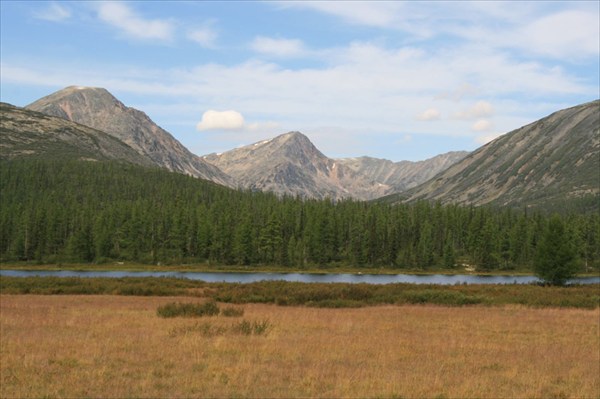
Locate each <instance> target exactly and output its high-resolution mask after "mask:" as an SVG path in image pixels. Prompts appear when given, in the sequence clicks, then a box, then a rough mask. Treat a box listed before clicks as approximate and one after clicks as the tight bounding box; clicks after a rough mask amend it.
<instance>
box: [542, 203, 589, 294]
mask: <svg viewBox="0 0 600 399" xmlns="http://www.w3.org/2000/svg"><path fill="white" fill-rule="evenodd" d="M575 255H576V252H575V248H574V246H573V237H571V236H570V235H569V234H568V232H567V231H566V229H565V226H564V224H563V222H562V220H561V219H560V218H559V217H558V216H556V215H555V216H553V217H552V218H551V219H550V220H549V222H548V226H547V227H546V228H545V230H544V233H543V235H542V237H541V240H540V243H539V245H538V248H537V256H536V259H535V274H536V275H537V276H538V277H539V278H541V279H542V280H543V281H545V282H546V283H548V284H552V285H564V284H565V283H566V282H567V280H568V279H570V278H572V277H573V276H575V273H576V272H577V269H578V267H577V262H576V256H575Z"/></svg>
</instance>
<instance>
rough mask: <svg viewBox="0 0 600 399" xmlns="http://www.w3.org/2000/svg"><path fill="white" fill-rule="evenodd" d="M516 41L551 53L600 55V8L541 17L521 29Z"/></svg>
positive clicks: (533, 48)
mask: <svg viewBox="0 0 600 399" xmlns="http://www.w3.org/2000/svg"><path fill="white" fill-rule="evenodd" d="M518 37H519V39H520V40H518V41H516V43H515V44H516V45H519V46H521V47H523V48H524V49H527V50H529V51H533V52H535V53H539V54H544V55H548V56H551V57H556V58H561V57H575V58H581V57H594V56H595V57H598V55H599V54H600V18H599V16H598V14H597V12H584V11H577V10H571V11H563V12H559V13H555V14H551V15H547V16H544V17H541V18H539V19H537V20H536V21H534V22H532V23H531V24H529V25H527V26H525V27H523V28H522V29H521V31H520V32H518Z"/></svg>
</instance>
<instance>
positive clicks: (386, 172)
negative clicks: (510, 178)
mask: <svg viewBox="0 0 600 399" xmlns="http://www.w3.org/2000/svg"><path fill="white" fill-rule="evenodd" d="M467 154H469V153H468V152H467V151H453V152H448V153H445V154H441V155H437V156H435V157H433V158H429V159H426V160H424V161H418V162H411V161H400V162H392V161H389V160H387V159H379V158H371V157H359V158H343V159H338V160H337V161H338V162H340V163H341V164H343V165H345V166H347V167H348V168H350V169H352V170H353V171H355V172H356V173H359V174H361V175H363V176H365V177H367V178H369V179H371V180H373V181H376V182H378V183H381V184H383V185H386V186H389V190H388V193H387V194H391V193H398V192H402V191H406V190H408V189H409V188H412V187H415V186H418V185H419V184H421V183H424V182H426V181H427V180H429V179H431V178H432V177H433V176H435V175H437V174H438V173H439V172H441V171H444V170H446V169H448V168H449V167H450V166H452V165H453V164H455V163H456V162H458V161H460V160H461V159H463V158H464V157H466V156H467Z"/></svg>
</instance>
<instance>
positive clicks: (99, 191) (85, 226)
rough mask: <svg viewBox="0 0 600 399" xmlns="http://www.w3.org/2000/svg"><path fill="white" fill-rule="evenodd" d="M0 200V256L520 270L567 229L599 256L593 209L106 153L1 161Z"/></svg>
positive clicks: (582, 250) (577, 246) (592, 264)
mask: <svg viewBox="0 0 600 399" xmlns="http://www.w3.org/2000/svg"><path fill="white" fill-rule="evenodd" d="M0 204H1V208H0V233H1V234H0V259H1V260H2V261H3V262H6V261H34V262H35V261H37V262H51V263H53V262H55V263H59V262H96V263H102V262H106V261H113V260H119V261H134V262H140V263H147V264H156V263H158V262H161V263H163V264H182V263H211V264H223V265H247V266H249V267H252V266H253V265H263V264H274V265H278V266H283V267H289V268H290V269H302V268H306V267H321V266H338V265H343V266H350V267H351V266H360V267H388V268H403V269H420V270H427V269H431V268H444V267H446V268H454V267H457V266H460V267H462V266H464V265H468V266H471V267H474V268H476V269H477V270H513V269H515V268H516V269H527V270H532V269H533V267H534V264H537V263H536V257H539V256H540V255H541V256H543V257H544V259H545V258H547V257H555V256H554V255H550V254H551V251H548V250H543V249H544V248H551V250H555V249H556V248H560V246H558V244H557V242H556V240H557V238H556V234H563V236H564V235H565V234H567V235H568V236H569V237H570V240H569V242H570V247H569V248H572V250H573V251H574V252H575V255H576V257H575V259H580V260H581V264H585V265H587V267H589V268H594V269H596V270H598V268H599V265H600V234H599V231H600V221H599V216H598V214H596V213H591V214H581V213H566V214H564V215H561V216H555V217H553V218H549V217H548V216H545V215H544V214H542V213H539V212H535V213H532V212H528V211H526V210H524V211H514V210H510V209H500V208H497V209H496V208H486V207H461V206H455V205H445V206H442V205H440V204H431V203H427V202H421V203H416V204H412V205H389V204H383V203H377V202H375V203H365V202H359V201H352V200H345V201H338V202H334V201H330V200H323V201H317V200H307V199H300V198H292V197H282V198H279V197H277V196H276V195H274V194H269V193H262V192H250V191H236V190H231V189H227V188H225V187H222V186H218V185H216V184H213V183H210V182H207V181H203V180H199V179H196V178H193V177H189V176H185V175H181V174H176V173H171V172H168V171H165V170H160V169H151V168H143V167H140V166H134V165H130V164H124V163H117V162H89V161H57V160H55V161H42V160H34V159H21V160H13V161H2V162H0ZM558 222H560V226H562V227H561V228H562V231H563V233H560V231H558V232H557V229H558V230H560V228H559V227H555V224H557V223H558ZM560 237H562V236H559V238H560ZM552 240H554V241H552ZM560 240H562V238H560V239H558V241H560ZM565 251H566V250H565ZM567 252H568V251H567ZM561 253H562V252H561ZM561 256H562V255H561ZM560 259H563V258H560ZM564 259H566V258H564ZM569 260H570V257H569ZM561 262H562V260H561ZM568 264H569V270H571V267H575V265H577V262H576V261H575V260H573V262H571V261H569V262H568Z"/></svg>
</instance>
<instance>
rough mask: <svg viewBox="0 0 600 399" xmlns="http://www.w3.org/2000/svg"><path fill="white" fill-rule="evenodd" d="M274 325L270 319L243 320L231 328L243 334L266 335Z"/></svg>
mask: <svg viewBox="0 0 600 399" xmlns="http://www.w3.org/2000/svg"><path fill="white" fill-rule="evenodd" d="M271 327H272V324H271V322H270V321H269V320H260V321H252V322H250V321H248V320H242V321H240V322H239V323H237V324H234V325H233V326H232V327H231V330H232V331H233V332H235V333H238V334H241V335H266V334H267V333H268V332H269V331H270V329H271Z"/></svg>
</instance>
